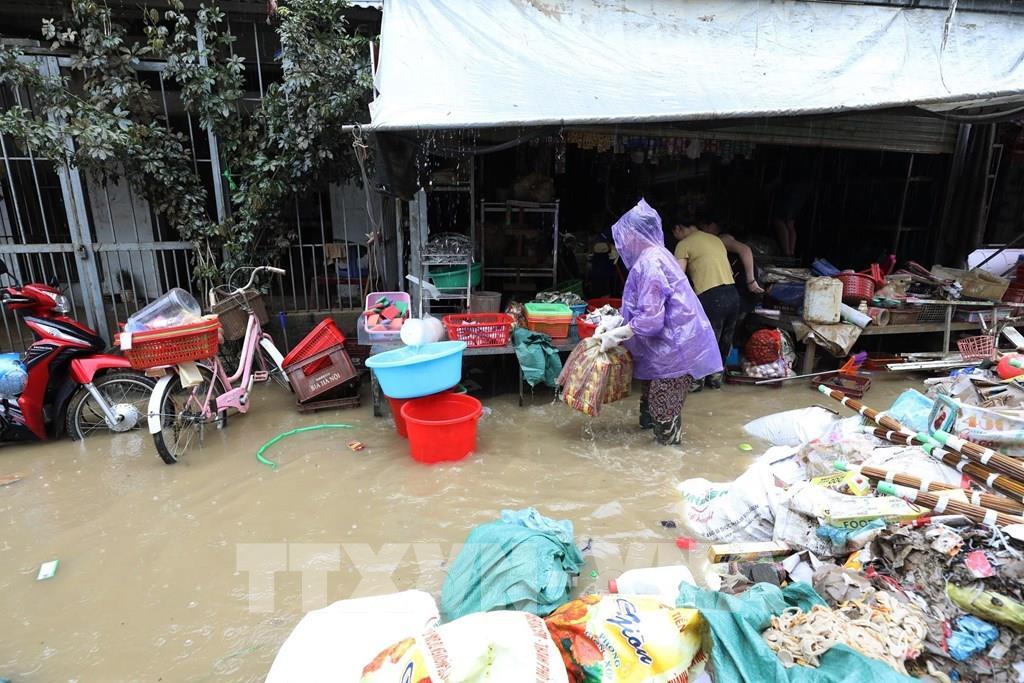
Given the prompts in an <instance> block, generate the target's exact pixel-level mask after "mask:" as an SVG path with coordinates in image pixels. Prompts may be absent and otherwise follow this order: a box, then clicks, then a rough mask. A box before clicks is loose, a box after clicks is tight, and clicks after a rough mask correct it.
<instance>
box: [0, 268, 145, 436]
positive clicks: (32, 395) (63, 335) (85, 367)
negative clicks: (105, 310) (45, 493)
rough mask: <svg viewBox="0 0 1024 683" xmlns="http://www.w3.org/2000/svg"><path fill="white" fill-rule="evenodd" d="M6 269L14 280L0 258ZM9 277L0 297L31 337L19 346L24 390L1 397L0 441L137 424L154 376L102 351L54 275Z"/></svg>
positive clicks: (102, 343) (119, 429)
mask: <svg viewBox="0 0 1024 683" xmlns="http://www.w3.org/2000/svg"><path fill="white" fill-rule="evenodd" d="M4 275H6V276H7V277H8V278H10V279H11V280H14V277H13V276H12V275H11V274H10V273H9V272H8V270H7V265H6V264H5V263H3V261H0V277H2V276H4ZM14 282H15V284H14V285H12V286H10V287H5V288H4V289H3V290H2V292H0V303H3V305H4V307H5V308H6V309H7V310H9V311H21V312H22V316H21V319H22V322H24V323H25V325H26V326H27V327H28V328H29V329H30V330H31V331H32V336H33V337H34V338H35V341H33V342H32V345H31V346H29V347H28V349H26V350H25V355H24V358H23V362H24V365H25V371H26V373H27V379H25V381H24V387H23V389H22V390H21V391H20V392H18V393H17V396H13V395H8V396H0V440H2V441H45V440H47V439H51V438H55V437H58V436H60V435H61V432H62V431H63V432H65V433H67V435H68V436H70V437H71V438H72V439H75V440H78V439H82V438H84V437H86V436H89V435H91V434H94V433H99V432H115V433H116V432H127V431H130V430H132V429H135V428H137V427H138V426H139V424H140V423H141V422H142V418H143V417H145V414H146V406H147V403H148V401H149V396H150V394H151V393H152V390H153V385H154V384H155V383H156V382H155V380H153V379H151V378H149V377H146V376H145V375H144V374H142V373H140V372H137V371H135V370H132V369H131V365H130V364H129V363H128V361H127V360H126V359H125V358H124V357H123V356H115V355H111V354H105V353H103V351H104V350H105V349H106V348H107V343H106V342H105V341H104V340H103V339H102V338H100V336H99V335H97V334H96V332H94V331H93V330H91V329H89V328H88V327H86V326H85V325H83V324H81V323H80V322H78V321H77V320H74V319H73V318H69V317H68V316H67V315H66V314H67V313H68V312H69V311H70V310H71V308H70V304H69V302H68V299H67V297H65V296H64V295H63V294H61V292H60V290H59V289H57V287H56V286H54V285H55V284H56V283H55V282H53V283H51V284H39V283H31V284H27V285H19V284H17V281H16V280H14ZM22 377H24V376H22Z"/></svg>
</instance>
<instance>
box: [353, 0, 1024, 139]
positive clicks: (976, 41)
mask: <svg viewBox="0 0 1024 683" xmlns="http://www.w3.org/2000/svg"><path fill="white" fill-rule="evenodd" d="M946 19H947V12H946V11H944V10H935V9H906V8H895V7H881V6H868V5H860V4H841V3H825V2H794V1H790V2H786V1H777V2H768V1H755V0H702V1H701V2H691V1H688V0H457V1H456V0H385V2H384V15H383V24H382V29H381V52H380V63H379V65H378V69H377V73H376V87H377V90H378V91H379V95H378V97H377V99H376V100H375V101H374V102H373V103H372V104H371V107H370V111H371V117H372V124H371V127H372V128H376V129H380V130H386V129H408V128H463V127H479V126H509V125H512V126H515V125H544V124H563V123H564V124H578V123H591V124H593V123H622V122H642V121H685V120H693V119H714V118H727V117H728V118H737V117H752V116H792V115H799V114H819V113H826V112H837V111H847V110H858V109H877V108H887V107H894V106H902V105H928V104H940V103H947V102H959V101H971V100H981V101H985V100H988V99H990V98H994V97H1003V98H1005V97H1007V96H1011V97H1016V96H1022V95H1024V17H1021V16H1016V15H1007V14H988V13H982V12H969V11H964V10H959V11H957V12H956V13H955V14H954V15H953V17H952V20H951V21H950V22H949V24H948V27H947V21H946Z"/></svg>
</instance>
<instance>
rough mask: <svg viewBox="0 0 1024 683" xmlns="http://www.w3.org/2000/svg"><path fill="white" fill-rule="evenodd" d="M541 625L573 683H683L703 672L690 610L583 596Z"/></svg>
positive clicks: (697, 627) (644, 599) (636, 599)
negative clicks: (556, 647) (544, 624)
mask: <svg viewBox="0 0 1024 683" xmlns="http://www.w3.org/2000/svg"><path fill="white" fill-rule="evenodd" d="M545 622H547V625H548V631H549V632H550V633H551V637H552V639H553V640H554V641H555V644H556V645H557V646H558V649H559V650H560V651H561V653H562V661H563V662H564V664H565V668H566V670H567V672H568V674H569V680H570V681H572V683H687V682H688V681H690V680H691V679H693V678H696V677H697V676H699V675H700V674H701V673H702V672H703V671H704V662H705V660H706V656H705V654H704V651H703V650H702V649H701V624H702V620H701V617H700V613H699V612H698V611H697V610H695V609H683V608H678V607H667V606H666V605H664V604H663V603H662V602H661V601H659V600H658V599H657V598H653V597H649V596H627V595H588V596H585V597H582V598H580V599H578V600H573V601H572V602H569V603H566V604H565V605H562V606H561V607H559V608H558V609H557V610H555V611H554V612H553V613H552V614H551V616H549V617H548V618H547V619H545Z"/></svg>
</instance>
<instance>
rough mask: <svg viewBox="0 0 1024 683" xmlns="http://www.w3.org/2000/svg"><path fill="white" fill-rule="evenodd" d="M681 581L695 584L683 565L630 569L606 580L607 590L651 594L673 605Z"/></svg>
mask: <svg viewBox="0 0 1024 683" xmlns="http://www.w3.org/2000/svg"><path fill="white" fill-rule="evenodd" d="M683 582H686V583H688V584H690V585H691V586H695V585H696V584H695V583H694V581H693V574H691V573H690V570H689V569H688V568H687V567H685V566H683V565H675V566H671V567H646V568H644V569H630V570H629V571H628V572H626V573H624V574H623V575H622V576H620V577H619V578H618V579H612V580H611V581H609V582H608V592H609V593H622V594H624V595H652V596H654V597H657V598H659V599H661V601H662V602H664V603H666V604H667V605H669V606H674V605H675V604H676V598H677V597H678V596H679V584H681V583H683Z"/></svg>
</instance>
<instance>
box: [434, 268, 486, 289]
mask: <svg viewBox="0 0 1024 683" xmlns="http://www.w3.org/2000/svg"><path fill="white" fill-rule="evenodd" d="M483 274H484V266H483V264H482V263H474V264H473V268H472V270H471V271H470V286H472V287H476V286H477V285H479V284H480V280H481V278H482V277H483ZM430 280H431V281H432V282H433V283H434V285H435V286H436V287H437V288H438V289H465V288H466V267H465V266H456V267H454V268H444V269H442V270H432V271H430Z"/></svg>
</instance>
